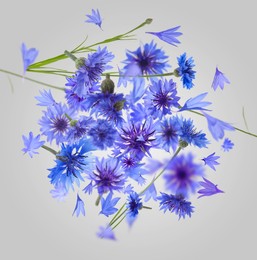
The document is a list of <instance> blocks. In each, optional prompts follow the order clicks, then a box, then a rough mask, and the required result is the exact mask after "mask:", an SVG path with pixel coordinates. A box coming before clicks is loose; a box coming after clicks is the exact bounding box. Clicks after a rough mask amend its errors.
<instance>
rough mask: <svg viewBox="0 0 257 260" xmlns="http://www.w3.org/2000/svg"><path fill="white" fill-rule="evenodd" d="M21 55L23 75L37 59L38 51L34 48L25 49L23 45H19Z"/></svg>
mask: <svg viewBox="0 0 257 260" xmlns="http://www.w3.org/2000/svg"><path fill="white" fill-rule="evenodd" d="M21 53H22V61H23V74H25V72H26V70H27V68H28V67H29V65H31V64H32V63H33V62H34V61H35V60H36V58H37V55H38V50H37V49H35V48H30V49H27V47H26V45H25V43H22V44H21Z"/></svg>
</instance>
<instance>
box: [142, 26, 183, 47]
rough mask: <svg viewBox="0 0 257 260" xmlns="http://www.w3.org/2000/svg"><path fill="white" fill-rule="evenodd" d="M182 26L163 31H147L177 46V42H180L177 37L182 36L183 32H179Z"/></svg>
mask: <svg viewBox="0 0 257 260" xmlns="http://www.w3.org/2000/svg"><path fill="white" fill-rule="evenodd" d="M179 28H180V26H177V27H174V28H171V29H168V30H165V31H161V32H146V33H150V34H152V35H155V36H157V37H158V38H159V39H161V40H162V41H165V42H167V43H169V44H171V45H174V46H177V44H179V43H180V41H179V40H178V39H177V37H179V36H181V35H182V33H181V32H177V30H178V29H179Z"/></svg>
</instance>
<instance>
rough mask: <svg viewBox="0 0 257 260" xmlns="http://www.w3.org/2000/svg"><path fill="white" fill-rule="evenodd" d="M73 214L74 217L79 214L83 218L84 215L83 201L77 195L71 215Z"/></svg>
mask: <svg viewBox="0 0 257 260" xmlns="http://www.w3.org/2000/svg"><path fill="white" fill-rule="evenodd" d="M74 214H76V217H78V216H79V215H80V214H82V215H83V216H85V214H86V212H85V205H84V202H83V200H82V199H81V198H80V197H79V195H78V194H77V202H76V206H75V209H74V211H73V214H72V215H74Z"/></svg>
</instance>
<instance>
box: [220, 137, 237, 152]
mask: <svg viewBox="0 0 257 260" xmlns="http://www.w3.org/2000/svg"><path fill="white" fill-rule="evenodd" d="M233 146H234V143H232V141H231V140H230V139H228V138H225V140H224V142H223V144H222V146H221V147H222V148H223V150H224V152H229V151H230V150H231V149H233Z"/></svg>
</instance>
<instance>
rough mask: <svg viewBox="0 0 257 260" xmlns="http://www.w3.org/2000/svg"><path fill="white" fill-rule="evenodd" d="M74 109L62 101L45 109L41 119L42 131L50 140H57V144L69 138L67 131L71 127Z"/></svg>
mask: <svg viewBox="0 0 257 260" xmlns="http://www.w3.org/2000/svg"><path fill="white" fill-rule="evenodd" d="M73 113H74V112H73V111H71V110H70V109H69V108H68V107H67V106H66V105H63V104H61V103H58V104H56V105H55V106H51V107H47V111H43V114H44V115H43V117H42V118H41V119H40V120H39V125H40V126H41V128H40V131H41V132H42V134H43V135H45V136H46V137H47V141H48V142H52V141H53V140H55V141H56V144H57V145H58V144H59V143H62V142H65V141H66V140H67V132H68V130H69V128H70V119H69V117H72V115H73Z"/></svg>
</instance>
